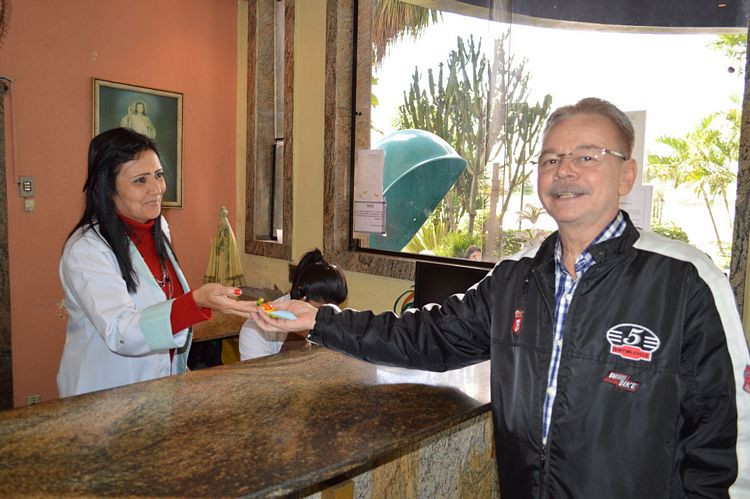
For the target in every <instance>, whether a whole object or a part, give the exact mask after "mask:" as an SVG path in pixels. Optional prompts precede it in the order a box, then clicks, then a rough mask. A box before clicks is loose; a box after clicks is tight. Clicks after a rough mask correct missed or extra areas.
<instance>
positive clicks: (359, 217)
mask: <svg viewBox="0 0 750 499" xmlns="http://www.w3.org/2000/svg"><path fill="white" fill-rule="evenodd" d="M354 232H374V233H376V234H382V235H384V236H385V200H383V201H354Z"/></svg>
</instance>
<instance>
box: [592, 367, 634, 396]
mask: <svg viewBox="0 0 750 499" xmlns="http://www.w3.org/2000/svg"><path fill="white" fill-rule="evenodd" d="M602 381H604V382H605V383H609V384H610V385H612V386H614V387H615V388H618V389H620V390H625V391H626V392H631V393H635V392H637V391H638V390H639V389H640V388H641V384H640V383H639V382H637V381H634V380H633V379H631V378H630V375H628V374H625V373H616V372H614V371H609V372H608V373H607V375H606V376H604V379H603V380H602Z"/></svg>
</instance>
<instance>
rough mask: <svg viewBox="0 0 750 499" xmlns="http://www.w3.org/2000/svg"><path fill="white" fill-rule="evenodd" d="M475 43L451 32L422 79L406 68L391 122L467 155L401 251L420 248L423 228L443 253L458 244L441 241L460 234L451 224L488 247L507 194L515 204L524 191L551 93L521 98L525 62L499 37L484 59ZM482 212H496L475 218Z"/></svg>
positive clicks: (525, 87)
mask: <svg viewBox="0 0 750 499" xmlns="http://www.w3.org/2000/svg"><path fill="white" fill-rule="evenodd" d="M481 43H482V42H481V40H479V41H476V40H475V39H474V37H473V36H470V37H469V39H468V40H466V41H465V40H464V39H463V38H461V37H458V38H457V41H456V45H457V46H456V49H455V50H452V51H451V52H450V53H449V54H448V57H447V59H446V61H445V62H444V63H441V64H439V65H438V67H437V68H430V69H428V70H427V74H426V78H425V77H423V76H424V75H423V74H422V73H421V72H420V70H419V68H418V67H417V68H415V69H414V73H413V75H412V83H411V85H410V87H409V90H408V91H407V92H404V103H403V105H401V106H400V107H399V118H398V123H397V126H398V127H399V128H402V129H407V128H416V129H421V130H427V131H429V132H432V133H434V134H436V135H437V136H439V137H441V138H442V139H443V140H445V141H446V142H448V143H449V144H450V145H451V146H453V148H454V149H455V150H456V152H458V154H459V155H460V156H461V157H462V158H464V159H466V161H467V168H466V170H465V172H464V173H463V174H462V176H461V177H460V178H459V180H458V181H457V182H456V184H455V185H454V187H453V188H452V189H451V190H450V191H449V192H448V194H447V195H446V196H445V198H444V199H443V201H442V202H441V203H440V205H438V207H437V208H436V209H435V210H434V211H433V213H432V215H431V220H432V219H438V220H439V221H440V223H434V224H432V226H431V227H429V228H428V229H426V231H425V234H424V235H423V236H420V235H419V234H417V235H416V236H415V239H416V240H417V241H414V242H413V244H411V243H410V245H408V246H407V247H406V248H405V249H407V250H408V251H413V250H414V249H415V248H418V247H420V246H421V245H422V242H423V241H419V239H420V237H427V234H426V233H427V232H428V231H432V232H433V233H432V234H430V236H429V237H430V238H435V239H436V241H440V240H442V239H445V240H446V243H445V244H444V246H445V248H446V249H445V251H446V252H448V251H450V252H454V251H457V250H458V248H460V247H461V246H463V243H461V242H455V243H453V242H449V241H454V240H457V239H460V238H459V236H457V235H456V233H457V232H458V231H459V230H465V231H466V232H467V236H466V237H463V239H462V240H463V241H473V243H471V244H477V245H478V246H486V247H490V248H492V247H494V246H495V244H497V241H498V240H499V241H500V242H502V238H500V239H498V233H499V231H500V230H501V229H502V224H503V218H504V215H505V213H506V212H507V211H508V209H510V205H509V203H510V199H511V193H513V192H519V193H521V205H523V196H524V195H531V194H532V192H531V188H530V184H528V179H529V177H530V175H531V174H532V172H533V170H532V168H531V167H530V163H531V159H532V158H533V157H534V156H535V155H536V154H537V153H538V150H537V149H538V147H539V145H540V144H539V142H540V135H541V129H542V125H543V123H544V120H545V119H546V117H547V115H548V114H549V111H550V107H551V102H552V99H551V97H550V96H549V95H547V96H545V98H544V99H543V101H542V102H539V103H531V104H530V103H528V100H529V89H528V83H529V74H528V73H527V71H526V70H525V64H526V61H525V60H524V61H522V62H521V63H515V62H514V60H513V57H512V56H508V54H507V53H506V50H505V44H506V43H507V39H506V37H502V38H501V39H499V40H496V44H495V54H494V60H493V61H492V62H491V61H490V60H489V59H488V58H487V57H486V56H485V55H484V52H483V50H482V47H481ZM493 64H494V66H493ZM490 167H491V168H492V172H491V173H492V175H491V176H490V177H489V179H488V176H487V174H486V171H487V169H488V168H490ZM488 208H489V210H488ZM482 213H485V215H486V213H493V214H494V213H499V215H498V216H492V218H491V219H490V220H488V221H487V223H482V222H481V221H480V218H481V217H482ZM428 223H430V220H428V222H426V224H425V225H427V224H428ZM436 231H437V232H436ZM440 232H442V233H440ZM479 241H484V243H485V244H484V245H482V244H478V243H479ZM467 246H468V244H467ZM451 248H453V249H451ZM429 249H430V250H431V251H435V252H436V253H437V254H442V253H439V252H438V251H437V250H436V249H435V248H429ZM416 252H418V251H416ZM446 256H453V255H446Z"/></svg>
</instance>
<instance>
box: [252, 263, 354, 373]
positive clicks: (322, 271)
mask: <svg viewBox="0 0 750 499" xmlns="http://www.w3.org/2000/svg"><path fill="white" fill-rule="evenodd" d="M347 293H348V289H347V286H346V278H345V277H344V274H343V273H342V272H341V270H339V268H338V267H336V266H335V265H333V264H331V263H329V262H328V260H326V259H325V257H323V253H321V252H320V250H319V249H317V248H316V249H314V250H312V251H308V252H307V253H305V254H304V255H303V256H302V258H300V261H299V263H298V264H297V268H296V269H294V274H293V275H292V289H291V290H290V291H289V293H288V294H286V295H284V296H282V297H281V298H278V299H277V300H274V301H273V302H272V303H278V302H284V301H289V300H290V299H293V300H304V301H307V302H309V303H311V304H313V305H314V306H316V307H320V306H321V305H324V304H326V303H333V304H336V305H340V304H341V303H343V302H344V301H345V300H346V295H347ZM286 338H287V333H271V332H267V331H263V330H262V329H260V328H258V327H257V325H256V324H255V321H253V320H250V319H249V320H247V321H245V324H243V325H242V329H240V359H241V360H247V359H254V358H256V357H264V356H266V355H273V354H277V353H279V352H280V351H281V347H282V346H283V345H284V341H285V340H286Z"/></svg>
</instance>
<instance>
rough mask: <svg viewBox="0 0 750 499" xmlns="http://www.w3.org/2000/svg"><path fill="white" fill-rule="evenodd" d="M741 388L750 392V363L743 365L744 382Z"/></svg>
mask: <svg viewBox="0 0 750 499" xmlns="http://www.w3.org/2000/svg"><path fill="white" fill-rule="evenodd" d="M742 389H743V390H745V391H746V392H747V393H750V364H748V365H746V366H745V384H744V385H742Z"/></svg>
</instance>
